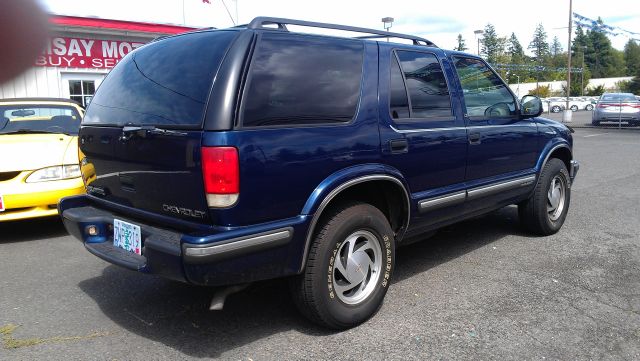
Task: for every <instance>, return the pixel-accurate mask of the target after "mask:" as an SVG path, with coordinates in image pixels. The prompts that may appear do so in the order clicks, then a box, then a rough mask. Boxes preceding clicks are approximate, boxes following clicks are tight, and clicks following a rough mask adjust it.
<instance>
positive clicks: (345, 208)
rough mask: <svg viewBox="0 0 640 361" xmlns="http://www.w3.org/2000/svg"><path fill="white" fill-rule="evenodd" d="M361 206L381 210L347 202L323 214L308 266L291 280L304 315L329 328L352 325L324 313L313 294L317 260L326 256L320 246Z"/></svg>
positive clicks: (295, 300)
mask: <svg viewBox="0 0 640 361" xmlns="http://www.w3.org/2000/svg"><path fill="white" fill-rule="evenodd" d="M360 206H366V207H367V208H368V210H369V211H374V212H375V211H377V212H380V211H379V210H378V209H377V208H375V207H373V206H370V205H368V204H366V203H360V202H345V203H341V204H339V205H337V206H335V207H333V208H332V209H330V210H329V211H328V212H327V214H326V215H323V217H322V218H321V221H324V223H320V224H321V227H320V229H319V231H318V232H317V233H316V234H315V235H314V237H313V240H312V243H311V246H310V248H309V255H308V257H307V262H306V268H305V270H304V271H303V273H302V274H300V275H298V276H296V277H293V278H292V279H291V282H290V288H291V291H292V292H291V293H292V296H293V301H294V303H295V304H296V306H297V308H298V309H299V310H300V312H301V313H302V314H303V316H305V317H307V318H308V319H309V320H311V321H312V322H314V323H316V324H319V325H322V326H324V327H327V328H331V329H345V328H348V327H349V326H351V325H348V324H342V323H340V322H337V321H336V320H334V319H333V318H332V317H331V316H330V315H327V314H324V313H323V312H322V309H321V307H320V306H319V304H318V300H316V297H315V295H314V294H313V291H314V289H313V283H314V278H315V276H316V272H317V270H316V268H317V267H316V266H315V264H316V261H317V260H318V261H319V260H320V258H321V257H323V256H324V255H323V254H321V253H320V252H319V248H320V246H321V245H322V243H323V241H324V240H326V239H327V233H328V232H330V231H331V229H332V228H334V226H335V224H339V223H340V222H342V221H343V219H344V218H345V217H350V213H351V212H354V211H353V209H354V208H355V207H360ZM380 216H382V217H384V215H383V214H382V212H380ZM324 271H325V270H324V269H322V270H320V272H324Z"/></svg>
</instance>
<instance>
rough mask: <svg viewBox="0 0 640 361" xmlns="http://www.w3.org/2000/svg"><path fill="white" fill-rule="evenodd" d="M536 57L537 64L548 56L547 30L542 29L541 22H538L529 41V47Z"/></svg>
mask: <svg viewBox="0 0 640 361" xmlns="http://www.w3.org/2000/svg"><path fill="white" fill-rule="evenodd" d="M527 49H531V50H532V51H533V54H534V55H535V57H536V61H537V62H538V64H542V63H543V62H544V59H546V58H547V57H548V56H549V44H548V43H547V32H546V31H544V27H543V26H542V24H538V26H537V27H536V30H535V32H534V33H533V40H531V43H529V47H528V48H527Z"/></svg>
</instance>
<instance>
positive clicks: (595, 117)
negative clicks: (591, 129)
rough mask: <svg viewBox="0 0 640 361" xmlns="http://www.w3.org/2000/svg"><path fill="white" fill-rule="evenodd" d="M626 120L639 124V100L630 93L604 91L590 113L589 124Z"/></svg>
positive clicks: (631, 123) (630, 123) (632, 123)
mask: <svg viewBox="0 0 640 361" xmlns="http://www.w3.org/2000/svg"><path fill="white" fill-rule="evenodd" d="M602 122H616V123H617V122H626V123H628V124H629V125H640V101H639V100H638V99H637V98H636V96H635V95H633V94H631V93H604V94H602V95H601V96H600V99H599V100H598V103H596V107H595V108H594V110H593V113H591V124H592V125H600V123H602Z"/></svg>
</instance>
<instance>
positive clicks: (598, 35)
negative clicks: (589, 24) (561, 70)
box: [585, 18, 616, 78]
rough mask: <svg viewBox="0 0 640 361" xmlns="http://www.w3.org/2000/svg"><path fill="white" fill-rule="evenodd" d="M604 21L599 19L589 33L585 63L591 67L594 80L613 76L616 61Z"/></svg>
mask: <svg viewBox="0 0 640 361" xmlns="http://www.w3.org/2000/svg"><path fill="white" fill-rule="evenodd" d="M603 29H604V23H603V22H602V19H600V18H598V20H597V23H596V25H595V26H594V27H593V28H592V29H590V30H588V31H587V33H586V35H587V37H588V38H589V42H588V43H587V49H586V51H585V63H587V65H588V66H589V69H590V70H591V74H592V75H593V77H594V78H606V77H609V76H612V75H611V74H610V72H611V71H612V70H613V71H615V69H614V66H615V65H614V63H616V60H615V59H614V55H613V50H614V49H613V47H612V46H611V40H609V38H608V37H607V35H606V33H605V31H604V30H603Z"/></svg>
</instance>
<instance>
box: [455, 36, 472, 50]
mask: <svg viewBox="0 0 640 361" xmlns="http://www.w3.org/2000/svg"><path fill="white" fill-rule="evenodd" d="M467 49H469V48H467V44H466V42H465V41H464V39H463V38H462V34H458V46H456V47H455V49H453V50H457V51H465V50H467Z"/></svg>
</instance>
